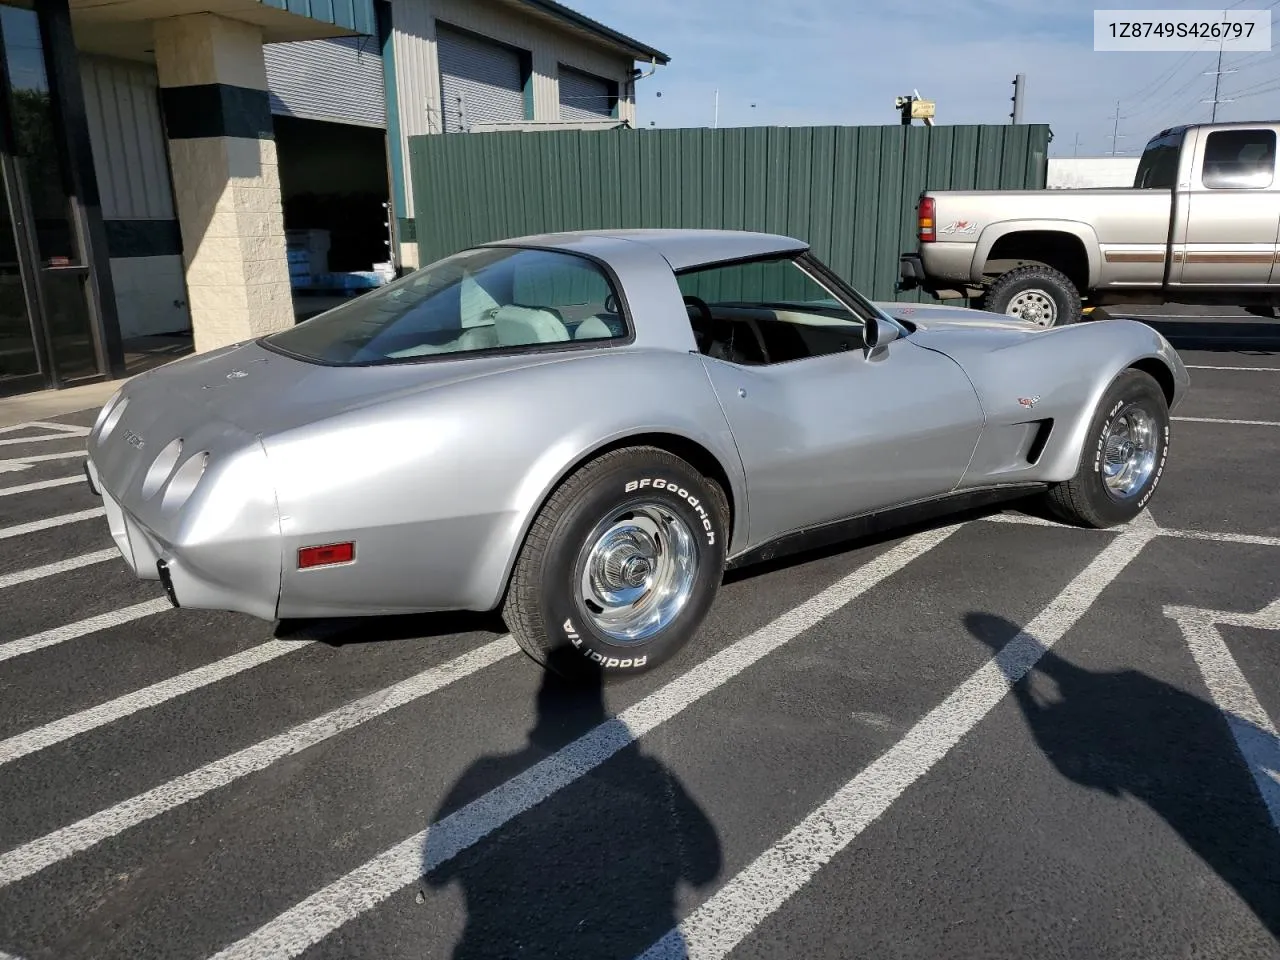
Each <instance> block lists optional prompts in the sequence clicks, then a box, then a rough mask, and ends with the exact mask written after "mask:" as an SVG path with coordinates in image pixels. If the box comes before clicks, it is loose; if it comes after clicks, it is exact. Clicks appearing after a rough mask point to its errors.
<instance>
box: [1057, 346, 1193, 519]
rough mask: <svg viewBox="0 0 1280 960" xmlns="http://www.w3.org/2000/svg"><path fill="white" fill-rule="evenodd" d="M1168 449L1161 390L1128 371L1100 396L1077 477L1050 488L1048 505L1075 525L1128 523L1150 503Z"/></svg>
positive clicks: (1140, 374) (1166, 415)
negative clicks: (1100, 400)
mask: <svg viewBox="0 0 1280 960" xmlns="http://www.w3.org/2000/svg"><path fill="white" fill-rule="evenodd" d="M1168 453H1169V406H1168V404H1167V402H1166V401H1165V397H1164V392H1163V391H1162V390H1161V389H1160V385H1159V384H1158V383H1156V381H1155V380H1154V379H1152V377H1151V376H1150V375H1148V374H1146V373H1143V372H1142V371H1140V370H1126V371H1124V372H1123V373H1121V374H1120V376H1118V377H1116V379H1115V380H1114V381H1113V382H1112V384H1111V386H1110V387H1109V388H1107V392H1106V393H1105V394H1103V397H1102V402H1101V403H1100V404H1099V405H1098V409H1097V411H1095V413H1094V415H1093V419H1092V421H1091V422H1090V424H1089V433H1088V434H1087V435H1086V437H1085V444H1084V449H1083V450H1082V451H1081V455H1080V466H1079V468H1078V469H1077V471H1076V475H1075V476H1074V477H1072V478H1071V479H1070V480H1068V481H1067V482H1066V483H1060V484H1058V485H1057V486H1055V487H1053V488H1052V489H1050V490H1049V492H1048V499H1049V505H1050V507H1051V509H1052V510H1053V512H1054V513H1056V514H1057V515H1058V516H1059V517H1060V518H1061V519H1063V520H1065V521H1067V522H1068V523H1073V524H1076V525H1078V526H1086V527H1111V526H1115V525H1117V524H1121V523H1126V522H1127V521H1129V520H1132V519H1133V518H1134V517H1136V516H1137V515H1138V514H1139V513H1141V512H1142V510H1143V509H1144V508H1145V507H1146V506H1147V504H1148V503H1150V502H1151V498H1152V496H1153V495H1154V494H1155V492H1156V488H1157V487H1158V486H1159V485H1160V478H1161V476H1162V475H1163V474H1164V466H1165V459H1166V458H1167V457H1168Z"/></svg>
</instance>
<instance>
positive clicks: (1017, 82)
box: [1009, 73, 1027, 123]
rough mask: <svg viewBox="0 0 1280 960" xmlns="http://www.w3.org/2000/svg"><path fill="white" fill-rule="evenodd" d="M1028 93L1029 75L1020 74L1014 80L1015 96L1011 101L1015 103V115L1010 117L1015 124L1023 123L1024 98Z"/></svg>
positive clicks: (1012, 114)
mask: <svg viewBox="0 0 1280 960" xmlns="http://www.w3.org/2000/svg"><path fill="white" fill-rule="evenodd" d="M1026 92H1027V75H1026V74H1025V73H1020V74H1018V75H1017V76H1016V77H1014V78H1013V96H1012V97H1010V98H1009V99H1010V100H1012V101H1013V113H1011V114H1009V116H1010V117H1011V118H1012V119H1013V122H1014V123H1021V122H1022V98H1023V97H1024V96H1026Z"/></svg>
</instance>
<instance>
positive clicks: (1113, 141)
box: [1110, 100, 1125, 157]
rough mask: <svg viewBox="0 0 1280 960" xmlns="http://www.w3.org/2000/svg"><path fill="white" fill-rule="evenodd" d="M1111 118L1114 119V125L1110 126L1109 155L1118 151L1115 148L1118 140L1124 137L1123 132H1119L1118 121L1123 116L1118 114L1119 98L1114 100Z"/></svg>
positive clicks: (1113, 154) (1118, 143) (1118, 144)
mask: <svg viewBox="0 0 1280 960" xmlns="http://www.w3.org/2000/svg"><path fill="white" fill-rule="evenodd" d="M1113 119H1114V120H1115V126H1114V127H1113V128H1112V131H1111V137H1110V139H1111V156H1113V157H1114V156H1115V155H1116V154H1117V153H1119V152H1120V151H1119V150H1118V149H1117V147H1119V146H1120V141H1121V140H1123V139H1124V134H1123V133H1121V132H1120V121H1121V120H1123V119H1125V118H1124V117H1122V116H1120V101H1119V100H1117V101H1116V115H1115V117H1114V118H1113Z"/></svg>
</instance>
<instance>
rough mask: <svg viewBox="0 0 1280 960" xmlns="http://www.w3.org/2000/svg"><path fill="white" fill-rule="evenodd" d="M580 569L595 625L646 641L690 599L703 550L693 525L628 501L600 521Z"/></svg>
mask: <svg viewBox="0 0 1280 960" xmlns="http://www.w3.org/2000/svg"><path fill="white" fill-rule="evenodd" d="M578 569H579V570H581V582H580V587H581V598H582V606H583V608H584V610H585V612H586V613H587V615H588V616H589V617H590V618H591V621H592V623H593V624H594V626H595V628H596V629H597V630H599V631H600V632H601V633H603V634H604V635H605V636H607V637H609V638H611V639H613V640H616V641H618V642H619V643H641V642H643V641H645V640H648V639H649V638H650V637H652V636H653V635H654V634H656V633H658V632H659V631H661V630H663V629H664V628H666V627H667V626H669V625H670V624H671V622H672V621H673V620H675V618H676V617H677V616H679V614H680V611H681V610H683V609H684V607H685V604H686V603H688V601H689V595H690V594H691V593H692V592H693V583H694V578H695V576H696V574H697V571H698V554H697V551H696V549H695V547H694V539H693V532H692V531H691V530H690V529H689V526H688V524H686V523H685V522H684V520H682V519H681V518H680V517H678V516H677V515H676V514H675V513H674V512H673V511H672V510H671V509H670V508H669V507H667V506H664V505H663V504H660V503H654V502H651V501H650V502H644V503H635V504H629V505H626V506H624V507H622V508H621V509H619V510H616V511H614V512H613V513H612V514H611V515H610V516H609V517H608V518H606V519H605V520H603V521H602V522H601V523H600V524H598V525H597V526H596V528H595V530H593V531H592V532H591V535H590V536H589V537H588V538H587V542H586V546H585V547H584V548H583V551H582V554H581V555H580V556H579V561H578Z"/></svg>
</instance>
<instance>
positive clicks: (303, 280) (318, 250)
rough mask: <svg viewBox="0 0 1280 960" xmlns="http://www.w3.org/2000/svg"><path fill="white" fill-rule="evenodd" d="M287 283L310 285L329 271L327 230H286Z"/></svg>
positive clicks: (298, 285)
mask: <svg viewBox="0 0 1280 960" xmlns="http://www.w3.org/2000/svg"><path fill="white" fill-rule="evenodd" d="M285 245H286V250H287V253H286V255H287V257H288V259H289V284H290V286H292V287H311V286H315V285H316V283H317V281H319V280H321V279H322V278H323V277H324V276H325V275H326V274H327V273H328V272H329V231H328V230H286V231H285Z"/></svg>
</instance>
